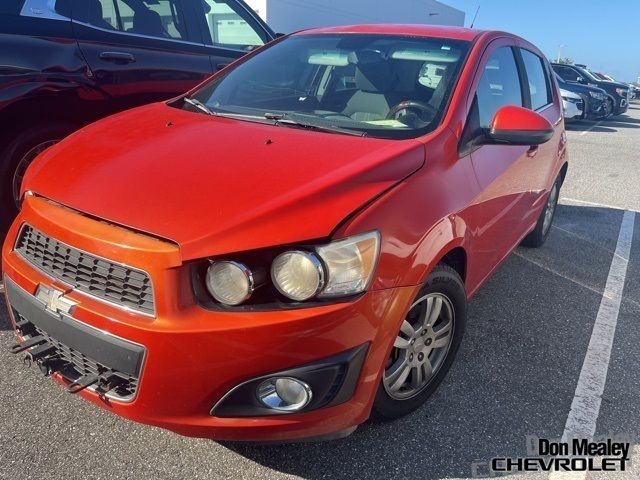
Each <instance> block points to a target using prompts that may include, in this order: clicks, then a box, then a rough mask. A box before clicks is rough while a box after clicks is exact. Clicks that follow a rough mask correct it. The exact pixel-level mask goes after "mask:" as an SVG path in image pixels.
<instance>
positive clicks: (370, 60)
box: [349, 50, 394, 93]
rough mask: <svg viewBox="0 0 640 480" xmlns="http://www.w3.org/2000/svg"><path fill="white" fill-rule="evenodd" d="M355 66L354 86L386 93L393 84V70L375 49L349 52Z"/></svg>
mask: <svg viewBox="0 0 640 480" xmlns="http://www.w3.org/2000/svg"><path fill="white" fill-rule="evenodd" d="M349 63H351V64H354V65H355V66H356V78H355V81H356V88H357V89H358V90H363V91H365V92H373V93H386V92H388V91H389V90H391V87H392V86H393V80H394V76H393V70H392V68H391V64H390V62H389V60H388V59H387V58H386V57H385V56H384V55H383V54H382V53H381V52H379V51H377V50H359V51H357V52H351V53H350V54H349Z"/></svg>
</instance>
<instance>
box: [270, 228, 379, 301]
mask: <svg viewBox="0 0 640 480" xmlns="http://www.w3.org/2000/svg"><path fill="white" fill-rule="evenodd" d="M315 250H316V251H315V253H311V252H302V251H291V252H286V253H283V254H282V255H280V256H278V257H277V258H276V259H275V260H274V262H273V264H272V266H271V278H272V280H273V283H274V285H275V286H276V288H277V289H278V291H279V292H280V293H282V294H283V295H285V296H286V297H288V298H290V299H292V300H296V301H299V302H302V301H305V300H309V299H310V298H313V297H316V296H317V297H319V298H329V297H342V296H347V295H356V294H358V293H362V292H363V291H364V290H365V289H366V288H367V287H368V286H369V283H370V281H371V278H372V276H373V271H374V269H375V266H376V262H377V260H378V252H379V250H380V235H379V234H378V232H370V233H365V234H363V235H358V236H355V237H351V238H347V239H345V240H338V241H336V242H333V243H330V244H329V245H324V246H322V247H317V248H316V249H315Z"/></svg>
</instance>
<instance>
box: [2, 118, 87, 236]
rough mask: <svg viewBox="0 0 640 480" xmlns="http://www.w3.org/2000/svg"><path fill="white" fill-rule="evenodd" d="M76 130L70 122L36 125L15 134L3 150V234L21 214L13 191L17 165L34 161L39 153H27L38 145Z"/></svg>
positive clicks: (36, 148)
mask: <svg viewBox="0 0 640 480" xmlns="http://www.w3.org/2000/svg"><path fill="white" fill-rule="evenodd" d="M73 130H74V127H73V126H72V125H70V124H67V123H55V124H54V123H49V124H42V125H38V126H34V127H32V128H29V129H27V130H25V131H23V132H21V133H19V134H18V135H16V136H15V137H13V138H12V139H11V140H10V141H9V142H8V143H7V144H6V146H5V147H4V149H3V150H2V151H1V152H0V208H1V209H2V211H3V212H4V213H3V215H2V216H1V218H0V236H3V234H4V232H6V230H7V229H8V228H9V226H10V225H11V222H12V221H13V219H14V218H15V216H16V215H17V213H18V208H17V206H16V203H15V199H14V192H13V184H14V175H15V173H16V169H17V168H18V166H19V165H20V166H21V167H24V166H25V165H24V164H25V163H30V162H31V161H33V159H34V158H35V156H37V155H32V157H33V158H26V157H27V154H30V153H31V152H35V151H38V147H39V146H46V145H48V144H50V142H57V141H60V140H61V139H63V138H64V137H66V136H67V135H68V134H69V133H71V132H72V131H73ZM21 164H22V165H21Z"/></svg>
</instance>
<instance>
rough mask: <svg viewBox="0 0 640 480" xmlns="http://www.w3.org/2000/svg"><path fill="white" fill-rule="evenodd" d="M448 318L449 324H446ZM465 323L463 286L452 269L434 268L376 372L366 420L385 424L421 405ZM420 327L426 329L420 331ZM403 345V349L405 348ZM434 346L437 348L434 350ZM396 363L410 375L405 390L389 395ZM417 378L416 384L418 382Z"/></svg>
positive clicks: (450, 356) (445, 369) (455, 349)
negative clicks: (375, 388)
mask: <svg viewBox="0 0 640 480" xmlns="http://www.w3.org/2000/svg"><path fill="white" fill-rule="evenodd" d="M438 300H439V301H440V309H439V310H438V308H437V305H438ZM436 311H439V315H438V317H437V318H436V319H435V320H432V321H431V322H429V321H428V320H427V322H426V324H425V322H424V318H426V319H429V318H430V317H432V314H433V313H435V312H436ZM449 315H450V320H449V321H447V317H448V316H449ZM466 323H467V295H466V293H465V288H464V283H463V281H462V279H461V278H460V275H458V273H457V272H456V271H455V270H454V269H453V268H451V267H449V266H447V265H444V264H439V265H437V266H436V268H435V269H434V270H433V272H431V274H430V275H429V278H428V279H427V281H426V283H425V284H424V286H423V287H422V289H421V290H420V292H419V293H418V296H417V297H416V299H415V300H414V303H413V304H412V306H411V308H410V310H409V313H408V315H407V317H406V319H405V321H404V322H403V326H402V327H401V328H400V332H398V337H397V338H396V340H395V343H394V347H393V349H392V352H391V355H390V357H389V359H388V361H387V362H386V364H385V369H384V371H383V372H382V379H381V381H380V386H379V387H378V392H377V393H376V398H375V401H374V403H373V408H372V411H371V419H372V420H374V421H388V420H394V419H396V418H400V417H403V416H405V415H408V414H409V413H411V412H413V411H414V410H416V409H418V408H419V407H420V406H421V405H422V404H423V403H424V402H426V401H427V399H428V398H429V397H430V396H431V395H432V394H433V393H434V392H435V391H436V389H437V388H438V386H439V385H440V383H441V382H442V380H443V379H444V377H445V376H446V374H447V372H448V371H449V368H451V364H452V363H453V360H454V358H455V356H456V354H457V352H458V348H459V347H460V342H461V341H462V337H463V336H464V330H465V326H466ZM406 324H408V325H409V326H411V328H412V329H413V330H412V331H413V332H414V333H413V335H414V337H415V338H414V339H413V342H414V343H411V340H410V339H411V336H410V335H407V333H409V331H408V329H407V327H406ZM447 324H450V335H449V338H448V339H447V340H446V342H445V341H444V335H445V333H443V332H445V331H446V330H447ZM425 325H430V327H427V328H425ZM422 332H425V333H422ZM404 342H408V344H407V345H405V343H404ZM438 343H441V344H442V345H443V346H442V347H436V346H435V345H437V344H438ZM445 343H447V345H446V346H444V344H445ZM398 345H400V347H398ZM420 355H422V358H421V357H420ZM402 362H404V363H406V365H407V367H405V369H406V368H409V369H410V373H409V374H408V376H407V377H405V378H406V380H405V383H406V388H405V387H401V388H399V389H397V390H394V387H395V386H396V382H398V381H399V380H400V377H398V376H396V372H397V371H398V368H402V367H397V365H399V364H402ZM427 364H429V365H430V366H431V367H432V374H431V375H430V376H429V377H427V375H426V372H428V368H427V367H425V365H427ZM420 369H421V373H420V374H419V373H418V370H420ZM400 376H402V375H400ZM420 379H422V382H423V383H422V384H420V383H419V380H420Z"/></svg>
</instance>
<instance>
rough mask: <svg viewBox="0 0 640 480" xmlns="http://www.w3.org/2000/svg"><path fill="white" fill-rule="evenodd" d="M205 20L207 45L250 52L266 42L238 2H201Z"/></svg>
mask: <svg viewBox="0 0 640 480" xmlns="http://www.w3.org/2000/svg"><path fill="white" fill-rule="evenodd" d="M199 1H200V2H201V4H202V7H203V9H202V14H204V20H205V25H206V26H205V28H206V32H205V43H206V44H208V45H220V46H224V47H229V48H237V49H244V50H250V49H252V48H253V47H256V46H259V45H263V44H264V40H263V39H262V38H261V36H260V35H259V34H258V32H256V30H255V29H254V27H253V26H252V25H251V23H249V21H248V17H249V14H248V13H247V12H246V11H245V10H244V9H243V8H242V7H241V6H240V5H239V4H238V3H236V2H234V1H230V2H229V1H226V0H199Z"/></svg>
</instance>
